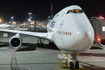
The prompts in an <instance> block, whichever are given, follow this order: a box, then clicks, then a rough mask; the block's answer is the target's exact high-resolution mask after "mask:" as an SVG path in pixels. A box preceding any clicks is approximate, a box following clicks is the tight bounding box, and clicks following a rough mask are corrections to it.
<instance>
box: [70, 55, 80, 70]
mask: <svg viewBox="0 0 105 70" xmlns="http://www.w3.org/2000/svg"><path fill="white" fill-rule="evenodd" d="M70 55H71V56H72V58H71V60H72V61H70V63H69V68H70V69H74V68H75V69H79V62H78V61H77V58H76V56H77V53H71V54H70Z"/></svg>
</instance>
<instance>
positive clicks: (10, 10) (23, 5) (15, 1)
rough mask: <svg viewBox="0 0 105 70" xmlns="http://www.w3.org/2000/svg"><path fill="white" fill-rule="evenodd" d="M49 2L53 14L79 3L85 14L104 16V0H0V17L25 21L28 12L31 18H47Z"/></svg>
mask: <svg viewBox="0 0 105 70" xmlns="http://www.w3.org/2000/svg"><path fill="white" fill-rule="evenodd" d="M51 2H52V3H53V13H54V15H55V14H56V13H58V12H59V11H60V10H62V9H63V8H65V7H67V6H70V5H79V6H80V7H81V8H82V9H83V10H84V12H85V13H86V15H87V16H88V18H89V17H92V16H99V15H102V16H105V0H0V18H1V19H2V20H3V21H9V20H10V19H11V16H13V17H14V20H15V21H27V19H28V17H29V15H28V13H29V12H32V19H33V20H36V19H47V18H48V16H50V15H51Z"/></svg>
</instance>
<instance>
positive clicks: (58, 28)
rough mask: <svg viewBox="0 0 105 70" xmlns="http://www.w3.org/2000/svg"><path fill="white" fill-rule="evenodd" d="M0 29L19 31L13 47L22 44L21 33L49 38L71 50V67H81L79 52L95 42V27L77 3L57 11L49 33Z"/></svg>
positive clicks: (66, 49)
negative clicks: (78, 59)
mask: <svg viewBox="0 0 105 70" xmlns="http://www.w3.org/2000/svg"><path fill="white" fill-rule="evenodd" d="M0 31H4V32H12V33H17V34H16V35H15V36H13V37H12V38H11V39H10V41H9V44H10V46H11V47H12V48H19V47H20V46H21V44H22V39H21V37H20V34H26V35H30V36H35V37H38V38H43V39H47V40H49V41H50V42H53V43H55V45H56V46H57V47H58V48H59V49H60V50H65V51H69V52H71V53H70V54H71V55H72V59H73V61H70V63H69V68H70V69H73V68H74V67H75V68H76V69H79V62H78V61H77V58H76V55H77V53H79V52H83V51H86V50H89V49H90V47H91V46H92V44H93V42H94V31H93V28H92V26H91V24H90V22H89V20H88V18H87V16H86V15H85V13H84V12H83V10H82V9H81V8H80V7H79V6H77V5H72V6H68V7H66V8H64V9H63V10H61V11H60V12H59V13H57V14H56V15H55V16H54V18H53V19H52V20H51V21H50V22H49V23H48V25H47V31H48V32H47V33H38V32H28V31H15V30H6V29H0Z"/></svg>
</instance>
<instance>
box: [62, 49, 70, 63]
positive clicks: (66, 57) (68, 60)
mask: <svg viewBox="0 0 105 70" xmlns="http://www.w3.org/2000/svg"><path fill="white" fill-rule="evenodd" d="M61 53H62V54H63V56H64V57H65V59H67V61H68V62H70V61H69V60H68V58H67V56H66V55H65V54H64V53H63V51H61Z"/></svg>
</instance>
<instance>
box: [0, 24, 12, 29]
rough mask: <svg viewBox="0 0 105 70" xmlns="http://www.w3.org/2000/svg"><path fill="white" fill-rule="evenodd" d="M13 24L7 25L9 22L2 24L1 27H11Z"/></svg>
mask: <svg viewBox="0 0 105 70" xmlns="http://www.w3.org/2000/svg"><path fill="white" fill-rule="evenodd" d="M10 26H11V25H7V24H1V25H0V28H8V27H10Z"/></svg>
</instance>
